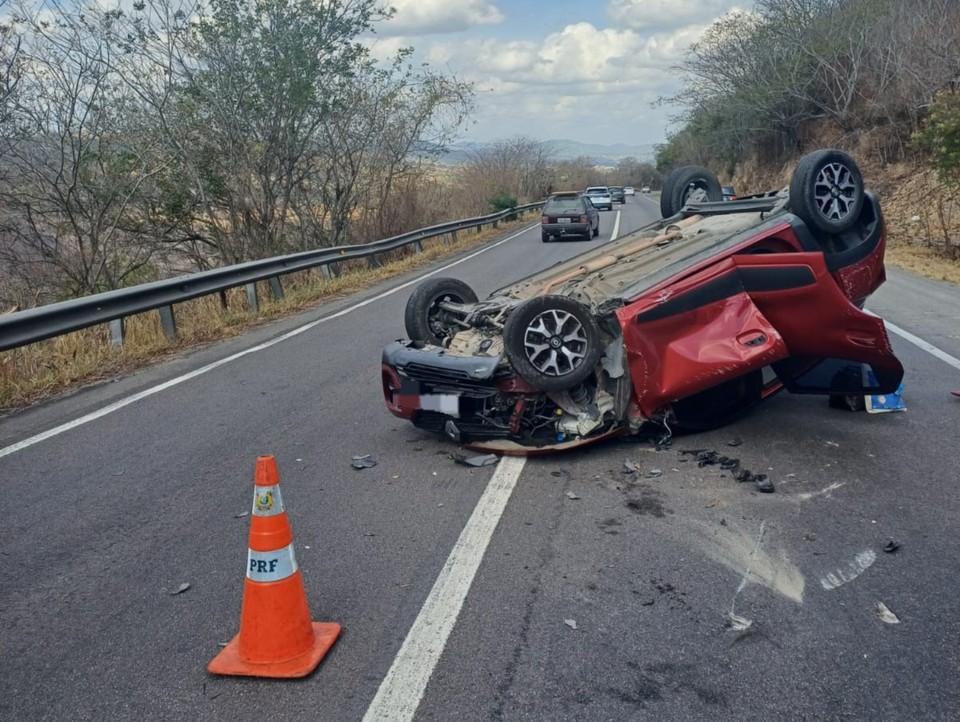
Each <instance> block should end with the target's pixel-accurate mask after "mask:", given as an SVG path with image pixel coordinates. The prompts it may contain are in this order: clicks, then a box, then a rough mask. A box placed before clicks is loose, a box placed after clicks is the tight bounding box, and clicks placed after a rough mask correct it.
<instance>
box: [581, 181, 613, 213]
mask: <svg viewBox="0 0 960 722" xmlns="http://www.w3.org/2000/svg"><path fill="white" fill-rule="evenodd" d="M583 195H585V196H586V197H587V198H589V199H590V201H591V202H592V203H593V205H595V206H596V207H597V208H599V209H600V210H608V211H612V210H613V198H612V197H611V196H610V189H609V188H607V187H606V186H590V187H589V188H587V189H586V190H585V191H584V192H583Z"/></svg>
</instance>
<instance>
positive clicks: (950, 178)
mask: <svg viewBox="0 0 960 722" xmlns="http://www.w3.org/2000/svg"><path fill="white" fill-rule="evenodd" d="M914 142H915V143H917V145H919V146H920V147H921V148H923V149H924V150H927V151H929V152H930V154H931V156H932V157H933V165H934V167H935V168H936V169H937V175H938V176H939V178H940V181H941V182H942V183H943V184H944V185H947V186H950V187H952V188H960V93H956V92H953V91H946V90H944V91H941V92H939V93H937V95H936V97H935V98H934V101H933V105H931V107H930V116H929V117H928V118H927V122H926V123H925V124H924V128H923V130H921V131H920V132H918V133H916V134H915V135H914Z"/></svg>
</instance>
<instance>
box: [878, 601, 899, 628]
mask: <svg viewBox="0 0 960 722" xmlns="http://www.w3.org/2000/svg"><path fill="white" fill-rule="evenodd" d="M876 612H877V616H878V617H880V621H882V622H886V623H887V624H900V617H898V616H897V615H896V614H894V613H893V612H891V611H890V610H889V609H888V608H887V605H886V604H884V603H883V602H877V606H876Z"/></svg>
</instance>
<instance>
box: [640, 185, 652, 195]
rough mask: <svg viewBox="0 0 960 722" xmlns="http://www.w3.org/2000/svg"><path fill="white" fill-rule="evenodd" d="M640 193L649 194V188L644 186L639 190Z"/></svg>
mask: <svg viewBox="0 0 960 722" xmlns="http://www.w3.org/2000/svg"><path fill="white" fill-rule="evenodd" d="M640 192H641V193H649V192H650V186H644V187H643V188H641V189H640Z"/></svg>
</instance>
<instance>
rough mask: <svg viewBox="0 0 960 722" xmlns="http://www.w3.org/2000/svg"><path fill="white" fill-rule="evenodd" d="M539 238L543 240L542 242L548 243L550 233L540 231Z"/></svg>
mask: <svg viewBox="0 0 960 722" xmlns="http://www.w3.org/2000/svg"><path fill="white" fill-rule="evenodd" d="M540 240H541V241H543V242H544V243H549V242H550V234H549V233H547V232H546V231H540Z"/></svg>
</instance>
